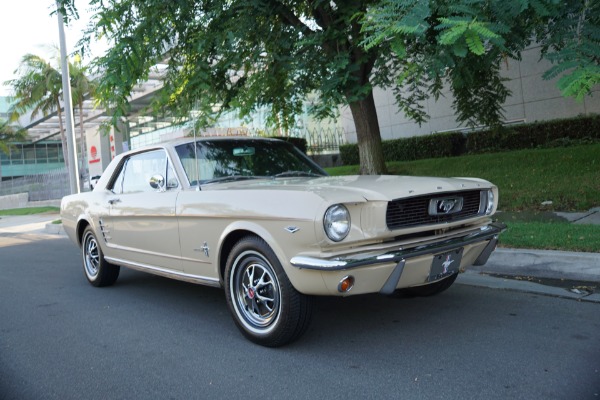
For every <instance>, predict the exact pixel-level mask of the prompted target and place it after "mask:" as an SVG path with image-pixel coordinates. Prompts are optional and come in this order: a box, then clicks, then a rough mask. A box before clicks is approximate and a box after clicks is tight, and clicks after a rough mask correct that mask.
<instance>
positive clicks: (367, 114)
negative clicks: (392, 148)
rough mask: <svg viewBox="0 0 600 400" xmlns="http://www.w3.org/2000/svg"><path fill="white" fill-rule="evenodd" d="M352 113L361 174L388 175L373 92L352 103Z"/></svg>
mask: <svg viewBox="0 0 600 400" xmlns="http://www.w3.org/2000/svg"><path fill="white" fill-rule="evenodd" d="M350 111H351V112H352V118H353V119H354V125H355V126H356V136H357V139H358V153H359V156H360V174H361V175H381V174H385V173H387V168H386V166H385V162H384V160H383V147H382V146H381V133H380V132H379V121H378V120H377V111H376V109H375V100H374V99H373V92H371V93H369V95H368V96H367V97H365V98H364V99H362V100H359V101H355V102H351V103H350Z"/></svg>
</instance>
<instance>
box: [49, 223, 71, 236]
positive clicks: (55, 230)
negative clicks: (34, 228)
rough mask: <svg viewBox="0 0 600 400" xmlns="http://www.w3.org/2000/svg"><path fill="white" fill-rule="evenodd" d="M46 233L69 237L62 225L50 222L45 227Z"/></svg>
mask: <svg viewBox="0 0 600 400" xmlns="http://www.w3.org/2000/svg"><path fill="white" fill-rule="evenodd" d="M44 233H49V234H51V235H65V236H66V235H67V234H66V233H65V231H64V230H63V226H62V224H53V223H52V222H48V223H47V224H46V226H45V227H44Z"/></svg>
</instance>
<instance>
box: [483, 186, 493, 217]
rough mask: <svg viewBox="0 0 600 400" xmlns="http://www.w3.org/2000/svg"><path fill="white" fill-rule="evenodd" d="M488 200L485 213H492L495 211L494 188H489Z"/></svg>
mask: <svg viewBox="0 0 600 400" xmlns="http://www.w3.org/2000/svg"><path fill="white" fill-rule="evenodd" d="M486 198H487V202H486V205H485V215H490V214H491V213H492V212H493V211H494V199H495V197H494V191H493V190H492V189H488V191H487V196H486Z"/></svg>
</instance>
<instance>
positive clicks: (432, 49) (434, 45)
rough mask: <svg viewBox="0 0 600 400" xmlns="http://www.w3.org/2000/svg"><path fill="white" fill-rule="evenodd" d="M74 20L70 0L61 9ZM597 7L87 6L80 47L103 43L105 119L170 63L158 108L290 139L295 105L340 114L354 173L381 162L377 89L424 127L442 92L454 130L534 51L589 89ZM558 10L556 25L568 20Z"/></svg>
mask: <svg viewBox="0 0 600 400" xmlns="http://www.w3.org/2000/svg"><path fill="white" fill-rule="evenodd" d="M58 3H59V4H60V5H61V7H62V10H61V11H62V12H63V13H64V14H65V15H69V16H73V13H74V12H76V10H75V0H59V1H58ZM597 3H598V2H597V1H594V0H579V1H575V0H566V1H559V0H453V1H447V0H349V1H343V2H342V1H331V0H309V1H299V0H210V1H209V0H178V1H162V0H91V5H92V7H94V8H95V11H96V12H97V13H96V15H95V17H94V19H93V21H92V23H91V25H90V28H89V30H88V32H87V34H86V37H85V38H84V41H83V42H82V46H84V47H85V44H86V41H87V42H89V40H91V39H92V38H95V37H100V36H104V37H106V38H108V40H109V41H111V43H113V47H112V48H111V49H110V50H109V51H108V52H107V53H106V55H105V56H103V57H100V58H99V59H98V60H97V63H96V66H97V67H98V68H99V70H100V71H102V73H103V74H104V77H103V78H102V79H101V82H100V83H99V86H98V91H97V95H98V97H99V98H100V99H101V100H103V101H104V103H105V104H106V105H109V106H110V107H111V108H112V110H113V111H112V112H113V115H114V118H115V121H116V120H118V119H119V118H121V117H123V116H125V115H127V113H128V112H129V109H128V102H127V98H128V96H129V95H130V94H131V93H132V91H133V89H134V87H135V86H136V85H137V84H138V83H139V82H140V81H143V80H145V79H147V78H148V76H149V74H150V73H151V71H152V68H153V66H154V65H155V64H157V63H158V62H164V61H165V60H166V61H167V62H168V64H169V69H168V72H167V74H166V79H165V82H164V87H163V90H162V93H161V96H159V97H158V98H157V101H156V103H155V107H156V109H157V110H162V109H164V106H167V107H168V108H169V109H170V111H171V112H172V113H173V114H174V115H176V116H185V115H186V114H188V113H189V112H190V111H191V110H192V109H193V108H200V109H201V111H202V114H201V119H200V120H201V121H202V122H204V123H205V124H210V123H211V122H212V121H214V119H215V118H216V117H218V115H219V113H220V112H222V111H224V110H228V109H237V110H239V111H240V115H241V116H246V115H249V114H250V113H251V112H252V111H254V110H255V109H256V108H257V107H263V106H267V107H270V111H271V119H270V121H271V123H272V124H276V125H279V126H281V127H282V128H284V129H285V128H287V127H288V126H290V125H291V124H292V123H293V119H294V115H296V114H298V113H299V112H300V111H301V109H302V107H303V103H304V102H305V101H307V99H309V98H310V97H309V96H310V95H313V94H317V95H318V101H316V102H314V103H313V104H312V106H311V109H310V111H312V112H313V113H314V114H315V115H316V116H318V117H325V116H331V115H333V114H334V113H335V111H336V110H337V107H338V106H340V105H347V106H349V108H350V111H351V113H352V116H353V119H354V123H355V126H356V129H357V138H358V145H359V153H360V163H361V172H362V173H381V172H384V171H385V164H384V163H383V156H382V154H383V153H382V148H381V138H380V132H379V124H378V121H377V114H376V110H375V103H374V100H373V87H375V86H379V87H382V88H392V90H393V92H394V94H395V97H396V101H397V104H398V106H399V108H400V110H401V111H403V112H404V113H405V114H406V115H408V116H409V117H411V118H413V119H414V120H416V121H417V122H423V121H425V120H426V118H427V112H426V109H425V100H426V99H427V98H428V97H431V96H433V97H434V98H438V96H441V95H442V94H443V93H442V89H443V88H445V87H449V88H450V90H451V92H452V94H453V95H454V103H453V107H454V109H455V111H456V113H457V116H458V120H459V121H461V122H463V123H467V124H486V125H494V124H497V123H498V121H499V120H500V119H501V117H502V107H501V106H502V104H503V103H504V101H505V100H506V97H507V96H508V95H509V91H508V89H507V88H506V87H505V85H504V83H503V79H502V78H501V76H500V66H501V63H502V62H504V61H505V60H506V59H507V58H515V59H519V58H520V52H521V51H522V50H523V49H524V48H525V47H526V46H528V45H529V44H530V43H531V42H532V40H537V41H538V42H540V43H542V45H543V46H544V47H543V49H544V56H546V57H548V58H549V59H551V60H552V61H555V62H556V69H553V70H551V71H549V73H548V77H552V76H557V75H559V74H560V73H562V72H565V71H570V72H571V74H570V75H568V76H570V77H571V78H565V76H563V77H562V78H561V81H560V83H559V85H561V87H562V89H563V93H565V94H567V95H571V94H573V95H576V96H580V95H581V94H584V93H587V92H588V91H589V90H590V89H591V87H592V86H593V85H595V84H596V82H597V81H598V71H597V65H598V62H597V58H596V57H597V54H599V53H598V51H597V43H598V39H599V37H600V36H599V35H598V29H597V26H598V24H597V22H598V21H597V19H598V16H597V14H598V4H597ZM564 13H566V14H564Z"/></svg>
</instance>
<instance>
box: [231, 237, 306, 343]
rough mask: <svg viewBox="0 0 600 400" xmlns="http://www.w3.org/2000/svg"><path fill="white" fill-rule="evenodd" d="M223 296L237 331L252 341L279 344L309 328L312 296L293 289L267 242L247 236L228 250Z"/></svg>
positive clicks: (287, 341) (289, 341)
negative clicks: (225, 298) (229, 251)
mask: <svg viewBox="0 0 600 400" xmlns="http://www.w3.org/2000/svg"><path fill="white" fill-rule="evenodd" d="M225 295H226V297H227V304H228V306H229V310H230V311H231V314H232V316H233V319H234V321H235V323H236V325H237V327H238V328H239V329H240V331H241V332H242V333H243V334H244V336H246V338H248V339H249V340H251V341H253V342H254V343H257V344H260V345H262V346H267V347H278V346H283V345H285V344H288V343H291V342H293V341H294V340H296V339H298V338H299V337H300V336H301V335H302V334H303V333H304V332H305V331H306V329H307V328H308V325H309V323H310V318H311V314H312V299H311V298H310V297H308V296H306V295H303V294H301V293H299V292H298V291H296V289H295V288H294V287H293V286H292V284H291V283H290V281H289V279H288V277H287V275H286V274H285V272H284V270H283V267H282V266H281V263H280V262H279V260H278V259H277V257H276V256H275V254H274V252H273V250H271V248H270V247H269V246H268V245H267V243H266V242H265V241H264V240H262V239H260V238H259V237H256V236H247V237H245V238H243V239H242V240H240V241H239V242H238V243H237V244H236V245H235V246H234V247H233V249H232V250H231V253H230V254H229V257H228V259H227V266H226V271H225Z"/></svg>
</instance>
